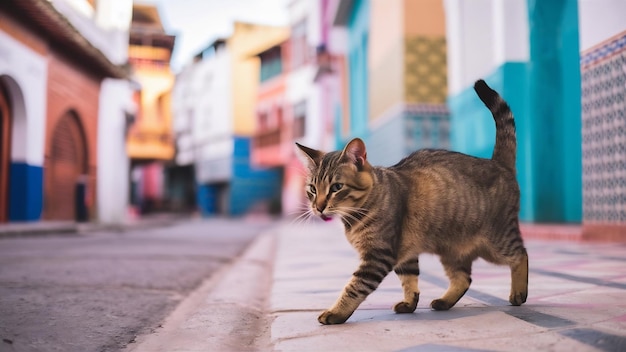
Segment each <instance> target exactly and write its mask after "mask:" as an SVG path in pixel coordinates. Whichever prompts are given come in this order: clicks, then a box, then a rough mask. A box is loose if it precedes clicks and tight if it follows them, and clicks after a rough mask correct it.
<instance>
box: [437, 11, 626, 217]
mask: <svg viewBox="0 0 626 352" xmlns="http://www.w3.org/2000/svg"><path fill="white" fill-rule="evenodd" d="M601 3H602V4H600V3H594V4H593V5H592V4H591V2H588V1H580V2H579V1H576V0H563V1H554V2H552V1H550V2H540V1H532V0H528V1H526V0H516V1H495V0H494V1H485V2H481V3H477V4H475V5H474V6H471V7H470V6H465V4H464V3H463V2H462V1H458V0H447V1H446V16H447V23H448V31H447V34H448V43H449V45H448V51H449V55H450V60H449V62H450V67H449V68H450V69H449V73H450V74H449V82H450V96H449V105H450V109H451V111H452V124H453V128H452V131H453V135H452V137H453V138H452V141H453V143H452V146H453V148H454V149H456V150H459V151H463V152H467V153H470V154H473V155H477V156H481V157H490V155H491V150H492V147H493V143H494V135H495V127H494V125H493V122H492V119H491V116H490V115H489V112H488V111H486V110H485V109H484V108H483V106H482V103H481V102H480V101H479V100H478V99H476V98H474V93H473V91H472V88H471V86H472V84H473V81H474V80H475V79H477V78H479V77H485V78H486V80H487V81H488V82H489V83H490V84H491V85H492V86H493V87H494V88H495V89H497V90H498V91H500V92H501V93H502V95H503V96H504V98H505V99H506V100H507V101H509V104H510V105H511V107H512V109H513V111H514V113H515V115H516V125H517V134H518V161H517V169H518V179H519V182H520V187H521V189H522V200H521V213H520V218H521V219H522V220H523V221H533V222H573V223H580V222H581V221H582V220H583V192H585V193H586V194H588V195H589V197H587V198H588V201H586V202H590V203H592V204H588V206H587V205H585V207H586V208H587V209H589V210H588V211H585V214H586V215H585V218H587V217H588V218H589V220H590V221H595V220H608V217H607V214H608V213H613V214H616V213H619V209H620V207H621V209H622V210H621V212H622V213H623V212H624V210H623V209H624V203H621V205H620V204H619V201H616V202H613V201H608V198H603V197H596V195H597V194H598V193H596V191H600V193H602V192H606V191H602V190H601V189H606V188H605V187H606V186H608V185H609V184H610V183H604V182H599V183H596V182H593V181H591V179H594V178H595V177H596V175H598V173H600V174H604V176H601V177H600V179H603V178H605V177H609V176H608V174H613V173H612V171H608V172H607V171H606V170H605V168H598V169H595V170H592V168H587V170H588V172H589V177H590V182H589V184H588V185H587V186H585V187H583V166H582V165H583V160H584V158H583V154H586V155H588V157H587V158H586V160H587V162H589V163H596V162H600V163H602V162H601V161H600V160H602V159H604V158H607V157H608V158H615V157H618V155H619V154H618V153H616V152H614V151H613V150H618V149H617V148H616V149H613V148H607V149H603V150H602V151H599V150H598V149H597V148H594V147H593V143H591V142H590V143H589V144H587V143H583V140H587V141H590V140H591V139H592V138H591V137H588V138H584V137H583V133H585V132H584V131H585V130H587V129H581V126H582V120H581V61H580V51H581V50H580V48H581V47H583V48H584V47H587V48H589V47H590V46H592V45H594V44H597V43H600V42H601V41H602V40H604V39H607V38H609V37H611V35H616V34H618V33H619V32H620V31H623V30H624V29H625V28H626V25H624V22H623V21H622V20H621V17H620V16H619V15H617V14H618V13H620V10H624V6H623V5H621V3H618V2H615V1H601ZM591 37H593V38H594V39H584V38H591ZM611 45H614V44H611ZM477 48H482V49H480V50H478V49H477ZM611 55H613V54H611ZM592 56H593V55H592ZM593 61H594V59H591V60H590V61H587V60H586V61H584V63H583V72H585V70H587V69H588V64H589V63H590V62H593ZM595 61H596V64H598V62H599V61H597V60H595ZM600 61H601V60H600ZM592 65H593V64H592ZM617 71H619V70H617ZM591 81H592V79H586V80H583V87H585V86H586V85H589V84H591V85H593V83H591ZM598 89H600V91H602V90H604V89H607V87H605V86H601V87H600V88H598ZM607 94H608V93H607ZM595 97H596V96H595V95H593V96H590V95H589V94H588V95H587V98H588V99H591V100H593V99H596V98H595ZM583 99H586V98H585V95H584V94H583ZM602 103H605V102H602ZM590 104H591V103H590ZM594 106H595V107H594V108H590V110H589V114H588V115H586V116H588V118H589V120H588V122H589V123H592V124H593V123H594V122H591V121H595V120H597V119H600V120H602V119H604V118H605V117H606V115H604V113H600V112H599V111H602V110H603V109H604V108H609V107H608V106H600V105H598V102H596V103H595V104H594ZM610 108H612V109H614V108H616V107H615V106H613V107H610ZM618 109H619V108H618ZM583 116H585V115H583ZM592 116H595V117H592ZM618 121H619V119H615V120H614V122H612V123H617V124H619V122H618ZM587 131H588V130H587ZM594 136H595V137H597V135H594ZM616 143H618V142H616ZM581 146H582V147H581ZM588 148H589V150H586V149H588ZM589 153H593V155H594V156H593V157H592V156H591V155H592V154H589ZM598 153H599V154H598ZM618 158H619V157H618ZM598 170H605V171H598ZM609 170H610V169H609ZM614 177H616V176H615V174H613V176H610V177H609V178H614ZM592 185H593V187H592ZM596 186H597V188H596ZM611 192H615V189H612V191H611ZM594 193H595V195H594ZM615 199H619V196H617V198H615ZM596 202H598V203H596ZM605 202H608V203H605ZM593 203H596V204H600V203H602V205H601V207H603V208H604V207H608V208H610V209H611V210H610V211H600V212H596V211H595V210H593V209H594V208H595V206H596V204H593ZM595 209H596V210H597V209H598V208H595ZM601 213H604V214H603V215H600V214H601ZM614 219H615V221H619V217H615V218H614ZM621 221H622V223H623V222H624V220H623V218H622V220H621Z"/></svg>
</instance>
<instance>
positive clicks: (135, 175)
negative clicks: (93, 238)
mask: <svg viewBox="0 0 626 352" xmlns="http://www.w3.org/2000/svg"><path fill="white" fill-rule="evenodd" d="M175 39H176V38H175V36H173V35H168V34H166V33H165V30H164V29H163V25H162V23H161V18H160V17H159V12H158V10H157V8H156V6H154V5H137V4H135V5H133V17H132V22H131V27H130V41H129V47H128V59H129V62H130V64H131V66H132V72H133V79H134V80H135V81H136V82H137V83H138V90H137V91H136V92H135V102H136V103H137V106H138V107H139V109H138V111H137V114H136V120H135V121H134V122H133V124H132V126H131V127H130V129H129V131H128V136H127V140H126V150H127V152H128V156H129V157H130V159H131V163H132V164H131V203H132V205H133V206H134V207H135V208H134V209H136V210H137V211H138V212H140V213H142V214H145V213H150V212H153V211H159V210H169V209H167V204H168V202H167V198H168V197H169V195H168V194H167V193H166V189H167V187H165V184H166V182H167V181H166V179H167V177H166V169H165V166H164V165H165V163H166V162H169V161H170V160H172V159H173V158H174V140H173V138H172V136H173V134H172V116H171V115H172V113H171V104H170V101H171V91H172V88H173V85H174V79H175V76H174V74H173V73H172V71H171V69H170V59H171V57H172V51H173V49H174V42H175Z"/></svg>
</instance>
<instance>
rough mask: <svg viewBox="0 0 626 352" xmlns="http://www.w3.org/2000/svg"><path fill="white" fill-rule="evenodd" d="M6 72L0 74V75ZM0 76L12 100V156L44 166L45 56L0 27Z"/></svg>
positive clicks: (46, 73) (46, 74) (17, 160)
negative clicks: (7, 33) (2, 30)
mask: <svg viewBox="0 0 626 352" xmlns="http://www.w3.org/2000/svg"><path fill="white" fill-rule="evenodd" d="M5 75H6V76H8V78H7V77H2V76H5ZM0 77H2V79H3V82H4V83H7V85H8V89H9V95H10V98H11V103H12V105H13V106H12V110H13V111H12V114H13V131H12V141H11V160H12V161H16V162H26V163H28V164H29V165H33V166H40V167H42V166H43V161H44V143H45V131H46V106H47V95H46V87H47V81H48V65H47V61H46V59H45V58H44V57H42V56H40V55H38V54H37V53H35V52H34V51H32V50H30V49H29V48H27V47H26V46H24V45H22V44H21V43H20V42H18V41H16V40H14V39H13V38H12V37H10V36H8V35H6V34H5V33H4V32H1V31H0Z"/></svg>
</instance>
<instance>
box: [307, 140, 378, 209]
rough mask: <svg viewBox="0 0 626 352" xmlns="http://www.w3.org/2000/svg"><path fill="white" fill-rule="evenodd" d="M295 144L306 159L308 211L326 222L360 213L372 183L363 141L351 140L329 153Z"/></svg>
mask: <svg viewBox="0 0 626 352" xmlns="http://www.w3.org/2000/svg"><path fill="white" fill-rule="evenodd" d="M298 147H299V148H300V150H302V151H303V152H304V154H305V155H306V156H307V158H308V164H309V172H308V175H307V179H306V186H305V191H306V195H307V198H308V200H309V205H310V209H311V212H312V213H313V214H315V215H316V216H319V217H320V218H321V219H322V220H325V221H328V220H330V219H332V217H333V216H341V217H350V216H354V215H353V214H355V213H359V212H362V211H363V209H362V206H363V203H364V202H365V199H366V198H367V195H368V194H369V192H370V190H371V189H372V187H373V183H374V179H373V177H372V174H371V166H370V165H369V163H368V162H367V159H366V152H365V144H364V143H363V141H361V140H360V139H354V140H352V141H351V142H350V143H348V144H347V145H346V147H345V148H344V150H343V151H341V152H338V151H336V152H331V153H323V152H321V151H318V150H315V149H311V148H307V147H305V146H302V145H300V144H298Z"/></svg>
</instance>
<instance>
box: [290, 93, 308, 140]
mask: <svg viewBox="0 0 626 352" xmlns="http://www.w3.org/2000/svg"><path fill="white" fill-rule="evenodd" d="M305 133H306V102H305V101H303V102H300V103H298V104H296V105H294V106H293V137H294V138H299V137H302V136H304V134H305Z"/></svg>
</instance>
